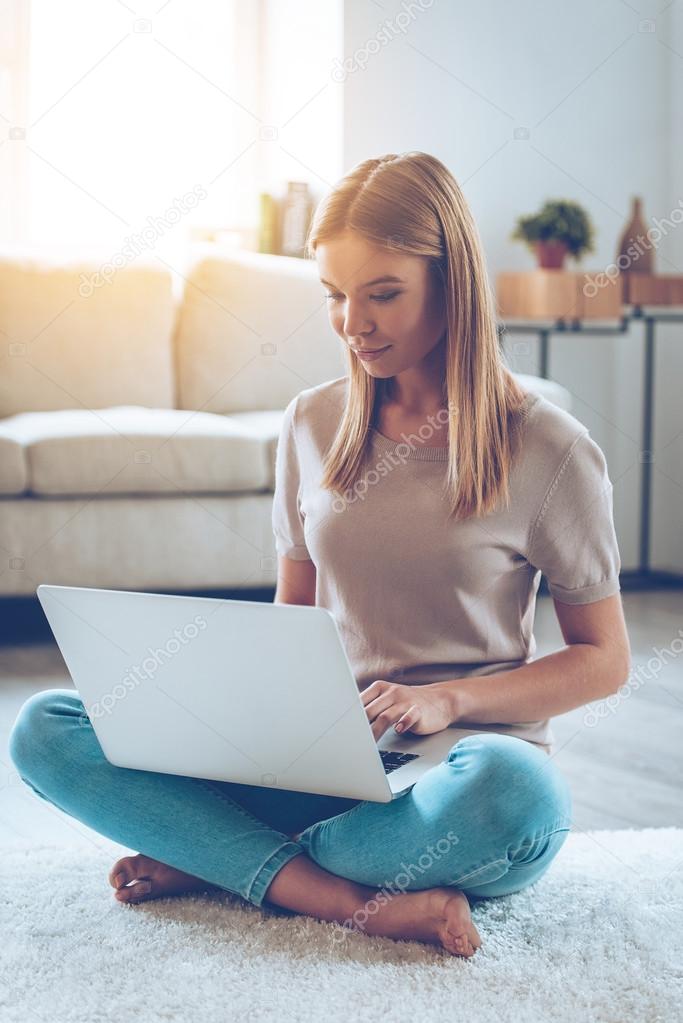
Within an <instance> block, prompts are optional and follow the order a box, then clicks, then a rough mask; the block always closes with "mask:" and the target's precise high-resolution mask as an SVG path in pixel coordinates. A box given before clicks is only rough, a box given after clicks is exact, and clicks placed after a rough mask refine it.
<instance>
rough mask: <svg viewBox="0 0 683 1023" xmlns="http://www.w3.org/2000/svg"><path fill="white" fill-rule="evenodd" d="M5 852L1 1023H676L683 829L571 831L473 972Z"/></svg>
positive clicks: (104, 865)
mask: <svg viewBox="0 0 683 1023" xmlns="http://www.w3.org/2000/svg"><path fill="white" fill-rule="evenodd" d="M133 851H135V850H133ZM1 856H2V862H1V864H0V873H1V878H0V907H1V913H2V918H1V920H0V934H1V935H2V948H1V951H0V957H1V959H2V967H3V969H2V974H3V983H2V986H1V987H0V1019H2V1021H3V1023H41V1021H45V1023H48V1021H49V1023H72V1021H79V1023H80V1021H82V1023H128V1021H131V1023H132V1021H133V1020H136V1021H137V1020H139V1021H141V1023H147V1021H157V1020H164V1021H178V1023H188V1021H194V1020H201V1021H202V1023H214V1021H215V1023H219V1021H220V1023H225V1021H226V1020H233V1019H235V1020H236V1019H240V1020H243V1019H246V1020H250V1021H251V1020H257V1021H260V1020H278V1021H290V1020H291V1021H299V1020H301V1021H304V1020H305V1021H311V1020H318V1019H322V1020H324V1021H325V1023H337V1021H339V1023H341V1021H343V1023H349V1020H353V1021H362V1023H364V1021H372V1023H377V1021H379V1020H391V1021H394V1020H399V1019H401V1020H404V1021H407V1023H410V1021H413V1020H416V1021H419V1023H424V1021H432V1020H434V1021H436V1020H439V1021H444V1020H448V1021H451V1020H462V1021H467V1023H479V1021H482V1020H485V1021H492V1023H493V1021H495V1023H500V1021H501V1020H508V1019H514V1020H515V1023H527V1021H528V1023H546V1021H549V1020H552V1021H553V1023H563V1021H571V1023H591V1021H599V1023H626V1021H628V1023H641V1021H642V1023H669V1021H671V1023H673V1021H674V1020H680V1019H681V1011H682V1010H681V1004H682V1001H683V830H678V829H675V828H661V829H659V828H650V829H646V830H643V831H613V832H609V831H594V832H590V833H586V834H581V833H578V834H577V833H574V834H572V835H570V837H569V838H568V840H567V842H566V843H565V845H564V847H563V848H562V850H561V851H560V853H559V855H558V858H557V859H556V860H555V861H554V863H553V865H552V867H551V868H550V870H549V871H548V873H547V874H546V875H545V877H543V878H542V879H541V880H540V881H539V882H538V883H537V884H536V885H535V886H533V887H532V888H528V889H526V890H524V891H522V892H519V893H517V894H516V895H512V896H508V897H506V898H503V899H497V900H493V901H490V902H484V903H480V904H479V905H478V906H477V908H476V909H475V914H474V916H475V921H476V924H477V926H478V928H479V930H480V932H481V935H482V938H483V942H484V944H483V947H482V949H481V950H480V951H479V952H478V953H477V954H476V955H475V956H474V958H473V959H471V960H463V959H457V958H453V957H452V956H449V955H448V954H447V953H445V952H442V951H440V950H439V949H437V948H436V947H435V946H434V947H433V948H432V947H430V946H427V945H423V944H419V943H416V942H396V941H392V940H391V939H386V938H368V937H366V936H365V935H363V934H359V933H356V932H354V933H346V932H344V931H343V930H341V929H340V928H336V927H335V926H334V925H332V924H327V923H321V922H319V921H314V920H312V919H311V918H308V917H302V916H296V915H291V916H290V915H287V914H285V913H278V911H276V910H270V909H258V908H257V907H255V906H251V905H249V904H248V903H245V902H243V901H242V900H241V899H239V898H238V897H237V896H232V895H230V894H229V893H226V894H214V895H208V894H207V895H193V896H185V897H182V898H173V899H163V900H157V901H152V902H148V903H144V904H140V905H138V906H125V905H121V904H119V903H117V902H115V900H114V899H113V896H112V889H111V888H109V886H108V884H107V880H106V878H107V873H108V871H109V868H110V866H111V864H112V862H113V860H112V856H111V854H110V853H108V852H105V851H104V849H102V850H100V849H98V848H96V847H94V846H93V848H92V850H91V849H90V848H88V849H87V850H85V851H84V850H83V848H82V847H79V848H78V849H75V848H64V847H60V848H54V847H41V848H36V847H30V846H28V845H16V844H15V845H5V846H3V848H2V850H1Z"/></svg>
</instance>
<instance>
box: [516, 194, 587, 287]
mask: <svg viewBox="0 0 683 1023" xmlns="http://www.w3.org/2000/svg"><path fill="white" fill-rule="evenodd" d="M510 237H511V239H512V240H513V241H523V242H526V243H527V245H528V246H529V248H530V249H532V250H533V251H535V253H536V258H537V259H538V265H539V266H540V267H542V268H543V269H545V270H560V269H562V267H563V265H564V260H565V257H566V256H567V254H569V255H570V256H571V257H572V258H573V259H579V258H580V257H581V256H582V255H583V253H584V252H592V250H593V225H592V223H591V220H590V217H589V216H588V214H587V213H586V211H585V210H584V209H583V208H582V207H581V206H579V204H578V203H576V202H571V201H570V200H563V199H550V200H548V202H546V203H545V205H544V206H543V207H542V209H541V210H540V211H539V212H538V213H536V214H534V215H532V216H528V217H519V219H518V220H517V224H516V225H515V229H514V231H513V233H512V234H511V236H510Z"/></svg>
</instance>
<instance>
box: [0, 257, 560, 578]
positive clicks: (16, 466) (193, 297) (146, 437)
mask: <svg viewBox="0 0 683 1023" xmlns="http://www.w3.org/2000/svg"><path fill="white" fill-rule="evenodd" d="M97 270H98V264H97V262H95V261H94V260H93V259H92V258H88V259H86V258H85V257H83V258H80V259H73V258H67V257H64V256H62V257H61V258H60V259H59V260H55V258H54V257H47V256H46V255H45V254H42V255H37V254H35V253H26V252H24V253H19V252H17V251H13V250H8V249H5V250H3V251H0V595H20V594H26V595H28V594H34V593H35V590H36V587H37V586H38V584H39V583H41V582H50V583H57V584H70V585H81V586H103V587H112V588H121V589H144V590H166V591H192V590H212V589H216V590H225V589H251V588H262V587H269V586H272V585H274V583H275V580H276V558H275V548H274V543H273V537H272V532H271V521H270V514H271V500H272V489H273V474H274V463H275V448H276V444H277V437H278V433H279V427H280V421H281V416H282V411H283V410H284V408H285V406H286V405H287V403H288V401H289V400H290V399H291V398H292V397H293V396H294V395H295V394H297V393H298V392H299V391H301V390H303V389H304V388H306V387H310V386H313V385H315V384H318V383H321V382H322V381H324V380H329V379H332V378H334V377H337V376H340V375H342V374H343V373H344V372H345V362H344V356H343V351H342V345H341V342H340V341H339V339H338V338H337V337H336V335H335V334H334V332H333V331H332V329H331V327H330V325H329V322H328V319H327V312H326V308H325V301H324V298H323V291H322V287H321V285H320V283H319V281H318V276H317V271H316V266H315V264H314V263H312V262H309V261H303V260H299V259H291V258H285V257H280V256H269V255H261V254H259V253H252V252H235V251H221V250H220V249H219V248H217V247H214V246H205V247H203V248H201V249H198V250H197V251H196V253H195V256H194V259H193V262H192V264H191V265H190V266H189V267H188V269H187V271H186V273H185V275H184V276H183V277H182V279H181V278H179V277H178V276H177V275H175V274H172V273H171V271H170V270H169V269H167V267H166V266H165V265H163V264H161V263H159V262H156V263H150V262H147V263H144V264H143V263H142V262H141V261H140V260H137V261H136V262H135V263H134V264H132V265H130V266H128V267H126V268H123V269H120V270H118V271H117V272H116V273H115V274H114V275H113V277H111V278H110V279H109V280H108V282H107V283H104V281H103V279H102V278H99V279H98V278H93V277H92V274H93V273H94V272H96V271H97ZM521 379H522V381H523V383H524V384H525V386H527V387H531V388H533V389H535V390H538V391H540V392H541V393H542V394H543V395H544V396H546V397H547V398H548V399H549V400H551V401H554V402H556V403H557V404H559V405H560V406H561V407H563V408H566V409H569V408H570V395H569V392H568V391H566V390H565V389H564V388H562V387H560V386H559V385H557V384H555V383H552V382H550V381H546V380H542V379H540V378H537V377H528V376H524V377H521Z"/></svg>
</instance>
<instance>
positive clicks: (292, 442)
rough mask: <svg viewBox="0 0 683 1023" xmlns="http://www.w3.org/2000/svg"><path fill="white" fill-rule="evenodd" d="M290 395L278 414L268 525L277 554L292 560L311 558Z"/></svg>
mask: <svg viewBox="0 0 683 1023" xmlns="http://www.w3.org/2000/svg"><path fill="white" fill-rule="evenodd" d="M297 400H298V396H297V398H293V399H292V400H291V401H290V403H289V405H288V406H287V408H286V409H285V412H284V415H283V417H282V424H281V427H280V436H279V438H278V445H277V454H276V457H275V493H274V495H273V507H272V526H273V533H274V534H275V549H276V551H277V553H278V554H280V555H283V556H284V557H287V558H292V559H293V560H294V561H305V560H306V559H308V560H311V555H310V554H309V552H308V548H307V547H306V541H305V539H304V515H303V513H302V511H301V504H300V493H301V471H300V464H299V456H298V452H297V444H296V406H297Z"/></svg>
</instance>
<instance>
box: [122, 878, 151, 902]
mask: <svg viewBox="0 0 683 1023" xmlns="http://www.w3.org/2000/svg"><path fill="white" fill-rule="evenodd" d="M151 892H152V882H151V880H150V879H149V878H141V879H140V880H139V881H135V882H134V883H133V884H131V885H128V886H126V887H124V888H118V889H117V890H116V891H115V892H114V898H115V899H117V900H118V901H119V902H142V901H143V900H144V899H147V898H150V897H151Z"/></svg>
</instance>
